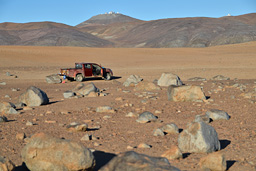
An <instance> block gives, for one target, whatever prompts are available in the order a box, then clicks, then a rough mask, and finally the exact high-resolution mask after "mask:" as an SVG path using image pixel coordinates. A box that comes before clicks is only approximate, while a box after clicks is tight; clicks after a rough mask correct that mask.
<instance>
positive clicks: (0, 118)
mask: <svg viewBox="0 0 256 171" xmlns="http://www.w3.org/2000/svg"><path fill="white" fill-rule="evenodd" d="M1 122H8V119H7V118H6V117H5V116H0V123H1Z"/></svg>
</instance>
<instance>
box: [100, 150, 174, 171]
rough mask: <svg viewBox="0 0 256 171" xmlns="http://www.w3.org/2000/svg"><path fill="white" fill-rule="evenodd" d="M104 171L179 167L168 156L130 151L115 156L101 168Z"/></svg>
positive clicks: (164, 169) (146, 170) (171, 170)
mask: <svg viewBox="0 0 256 171" xmlns="http://www.w3.org/2000/svg"><path fill="white" fill-rule="evenodd" d="M101 170H102V171H155V170H161V171H167V170H168V171H179V169H178V168H176V167H173V166H171V165H170V163H169V161H168V160H167V159H166V158H162V157H151V156H147V155H145V154H139V153H136V152H134V151H128V152H125V153H122V154H120V155H119V156H116V157H115V158H113V159H112V160H111V161H110V162H109V163H108V164H107V165H105V166H104V167H103V168H101Z"/></svg>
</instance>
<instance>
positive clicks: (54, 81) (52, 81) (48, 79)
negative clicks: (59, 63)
mask: <svg viewBox="0 0 256 171" xmlns="http://www.w3.org/2000/svg"><path fill="white" fill-rule="evenodd" d="M45 80H46V82H47V83H50V84H58V83H61V79H60V76H59V75H57V74H52V75H48V76H46V77H45Z"/></svg>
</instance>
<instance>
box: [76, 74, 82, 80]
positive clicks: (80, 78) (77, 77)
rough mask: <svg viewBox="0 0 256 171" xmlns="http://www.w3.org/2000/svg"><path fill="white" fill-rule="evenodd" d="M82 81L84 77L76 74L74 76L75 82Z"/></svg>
mask: <svg viewBox="0 0 256 171" xmlns="http://www.w3.org/2000/svg"><path fill="white" fill-rule="evenodd" d="M83 80H84V77H83V75H82V74H77V75H76V81H79V82H82V81H83Z"/></svg>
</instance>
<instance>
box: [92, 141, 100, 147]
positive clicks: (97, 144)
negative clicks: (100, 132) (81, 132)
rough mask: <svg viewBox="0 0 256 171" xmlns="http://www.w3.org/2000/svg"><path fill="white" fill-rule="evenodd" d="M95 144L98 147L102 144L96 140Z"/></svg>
mask: <svg viewBox="0 0 256 171" xmlns="http://www.w3.org/2000/svg"><path fill="white" fill-rule="evenodd" d="M93 145H94V146H95V147H98V146H100V145H101V144H99V143H97V142H95V143H93Z"/></svg>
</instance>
